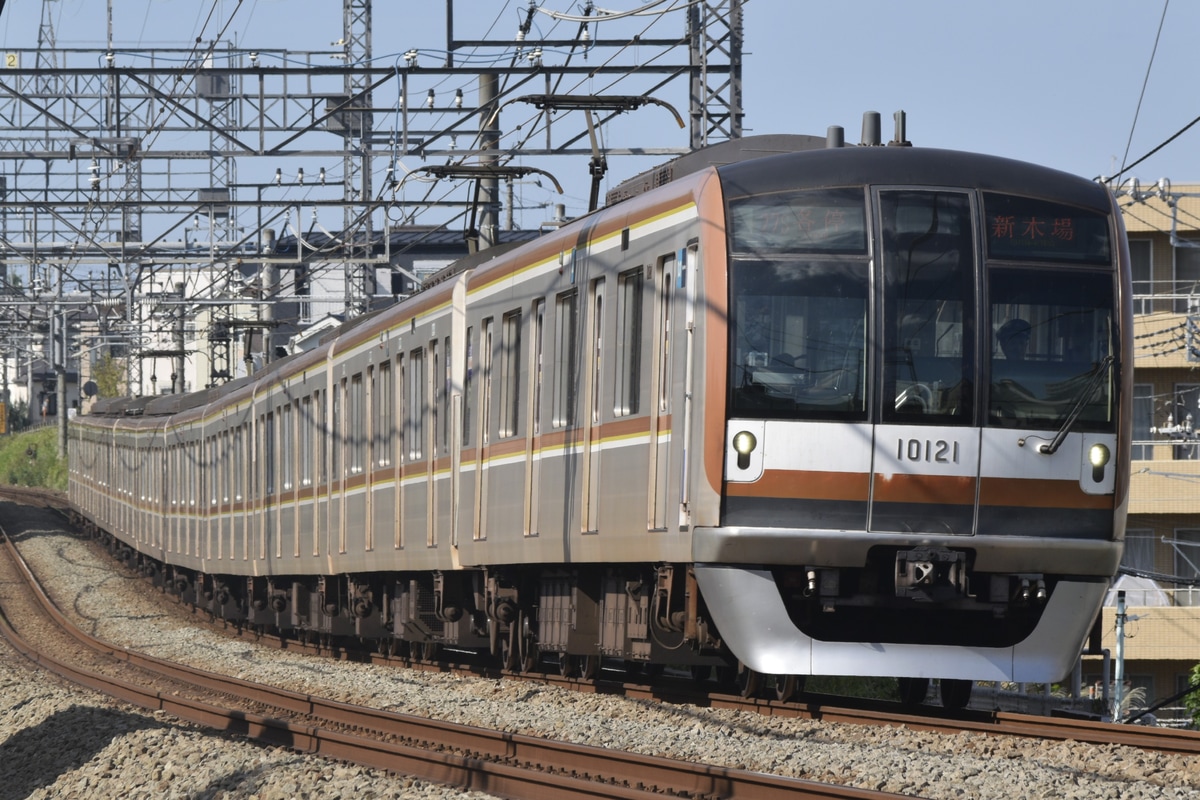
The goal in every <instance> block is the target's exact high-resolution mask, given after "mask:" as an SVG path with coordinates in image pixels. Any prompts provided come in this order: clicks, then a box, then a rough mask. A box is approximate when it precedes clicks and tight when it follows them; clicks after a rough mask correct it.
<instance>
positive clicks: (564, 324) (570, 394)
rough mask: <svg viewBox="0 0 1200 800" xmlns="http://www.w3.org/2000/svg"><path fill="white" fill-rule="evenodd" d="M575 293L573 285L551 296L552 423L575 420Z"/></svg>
mask: <svg viewBox="0 0 1200 800" xmlns="http://www.w3.org/2000/svg"><path fill="white" fill-rule="evenodd" d="M577 299H578V294H577V293H576V291H575V290H574V289H572V290H571V291H569V292H564V293H562V294H560V295H558V297H556V298H555V300H554V375H553V376H552V379H553V381H554V397H553V399H552V402H553V403H554V409H553V414H552V416H551V424H552V425H553V426H554V427H556V428H564V427H569V426H571V425H574V424H575V358H576V356H575V328H576V320H575V315H576V313H577V308H576V306H577Z"/></svg>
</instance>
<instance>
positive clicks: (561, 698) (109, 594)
mask: <svg viewBox="0 0 1200 800" xmlns="http://www.w3.org/2000/svg"><path fill="white" fill-rule="evenodd" d="M15 511H16V509H14V507H13V506H12V505H10V504H3V505H0V524H5V525H6V527H7V526H8V522H7V517H9V516H12V515H13V514H14V512H15ZM21 511H22V514H23V513H24V510H23V509H22V510H21ZM38 513H41V512H38ZM40 520H41V521H40V522H39V523H38V526H37V527H36V528H35V529H33V530H27V531H25V532H24V533H23V534H22V535H20V536H16V535H15V534H14V538H15V539H16V540H17V541H18V543H19V545H20V548H21V552H22V553H23V554H24V555H25V557H26V558H27V559H29V560H30V562H31V563H32V564H33V566H34V569H35V570H36V571H37V572H38V574H39V575H40V576H42V579H43V581H45V582H47V583H48V584H49V585H50V586H51V587H52V592H53V594H54V595H55V598H56V601H57V602H58V603H59V606H60V608H62V609H63V610H64V611H66V612H67V613H68V614H69V615H70V616H72V617H74V618H75V619H76V620H77V621H78V623H79V624H80V625H81V627H83V628H84V629H85V630H87V631H88V632H89V633H92V634H94V635H96V636H99V637H101V638H103V639H106V640H108V641H110V642H112V643H114V644H119V645H122V646H127V647H130V648H133V649H137V650H141V651H144V652H147V653H150V654H152V655H156V656H158V657H161V658H167V659H172V660H175V661H179V662H182V663H186V664H190V665H193V666H195V667H198V668H201V669H208V670H213V671H220V672H224V673H226V674H230V675H235V676H237V677H239V678H244V679H247V680H253V681H258V682H261V683H268V684H273V685H278V686H284V687H287V688H289V689H293V690H295V691H299V692H306V693H310V694H314V695H319V696H322V697H328V698H333V699H337V700H342V701H345V702H351V703H358V704H363V705H370V706H373V707H376V708H382V709H388V710H392V711H398V712H402V713H408V714H419V715H424V716H429V717H434V718H437V719H442V720H447V721H450V722H458V723H464V724H469V725H476V726H480V727H486V728H496V729H500V730H505V731H510V732H513V733H522V734H530V735H534V736H544V737H548V738H554V739H562V740H568V741H573V742H584V743H588V744H592V745H596V746H600V747H608V748H612V749H616V750H627V751H632V752H639V753H646V754H651V755H661V756H666V757H670V758H678V759H685V760H694V761H701V762H706V763H710V764H714V765H721V766H728V767H737V768H742V769H751V770H758V771H762V772H769V773H774V774H779V775H790V776H794V777H801V778H806V779H810V780H818V781H828V782H836V783H846V784H849V785H853V786H857V787H861V788H868V789H877V790H883V791H890V792H896V793H900V794H907V795H915V796H920V797H928V798H938V799H940V798H954V799H955V800H962V799H964V798H1005V799H1006V800H1018V799H1019V798H1030V800H1032V799H1033V798H1050V797H1053V798H1078V799H1079V800H1084V799H1085V798H1086V800H1096V798H1113V799H1114V800H1117V799H1118V798H1119V799H1120V800H1142V799H1143V798H1145V799H1146V800H1149V798H1197V800H1200V759H1197V758H1192V757H1185V756H1170V755H1161V754H1155V753H1147V752H1143V751H1141V750H1137V749H1134V748H1128V747H1121V746H1098V745H1086V744H1078V743H1073V742H1040V741H1037V740H1031V739H1019V738H1007V737H1005V738H998V737H990V736H984V735H981V734H959V735H955V736H947V735H940V734H935V733H928V732H921V731H912V730H908V729H904V728H890V727H881V728H874V727H864V726H856V725H844V724H837V723H827V722H814V721H811V720H799V719H782V718H778V717H761V716H758V715H755V714H752V713H749V712H738V711H728V710H715V709H708V708H700V707H695V706H673V705H664V704H658V703H650V702H643V701H638V700H630V699H625V698H620V697H613V696H607V695H597V694H584V693H578V692H571V691H568V690H564V689H559V688H557V687H552V686H537V685H534V684H530V683H527V682H522V681H497V680H492V679H486V678H470V677H461V676H454V675H448V674H443V673H427V672H420V671H414V670H406V669H396V668H390V667H380V666H371V665H364V664H354V663H346V662H339V661H334V660H331V659H321V658H316V657H312V656H305V655H302V654H298V653H289V652H286V651H277V650H273V649H267V648H260V647H258V646H257V645H255V644H253V643H252V642H247V641H245V640H240V639H232V638H228V637H225V636H222V635H221V634H219V633H217V632H213V631H209V630H205V629H202V628H197V627H195V626H194V625H193V622H194V621H193V620H192V619H190V616H189V615H188V614H187V612H186V611H185V610H184V609H182V608H181V607H178V606H175V605H174V604H173V603H172V602H171V601H169V600H167V599H166V598H164V597H163V596H161V595H160V594H159V593H158V591H157V590H155V589H153V588H152V587H149V586H148V585H147V584H146V583H144V582H143V581H141V580H140V579H138V578H135V577H132V576H131V575H129V574H128V573H127V572H125V571H124V570H120V569H117V568H116V567H115V565H114V564H113V562H111V561H110V560H108V559H107V558H106V557H105V556H104V555H103V554H102V553H100V552H99V550H98V548H96V546H95V545H94V544H92V543H89V542H87V541H85V540H82V539H80V538H78V537H76V536H73V535H70V534H68V533H66V532H65V531H64V530H63V529H62V526H61V525H59V524H58V523H56V522H55V521H54V520H53V518H52V517H50V516H49V515H44V516H43V517H41V518H40ZM117 796H125V797H129V798H136V797H151V796H153V797H155V798H169V797H187V798H235V797H237V798H241V797H246V798H251V797H256V798H276V797H278V798H284V797H289V798H300V797H308V798H337V797H345V798H351V797H355V798H359V797H362V798H369V797H405V798H408V797H411V798H427V797H428V798H434V797H463V798H483V797H484V795H480V794H477V793H466V792H459V791H457V790H452V789H445V788H443V787H435V786H430V785H428V784H425V783H421V782H418V781H414V780H411V779H408V778H403V777H395V776H390V775H387V774H384V773H380V772H376V771H372V770H367V769H361V768H357V767H350V766H344V765H338V764H331V763H329V762H327V761H323V760H320V759H314V758H309V757H305V756H300V755H297V754H295V753H292V752H290V751H287V750H281V749H278V748H269V747H262V746H258V745H255V744H252V743H248V742H245V741H241V740H238V739H236V738H233V737H227V736H219V735H215V734H211V733H207V732H205V731H203V730H202V729H200V728H197V727H194V726H190V725H187V724H183V723H179V722H178V721H176V720H173V719H171V718H169V717H162V716H154V715H147V714H143V713H140V712H135V711H133V710H131V709H129V708H126V707H124V706H122V705H120V704H117V703H114V702H110V701H107V700H105V699H103V698H99V697H97V696H96V695H93V694H89V693H84V692H80V691H78V690H74V689H70V688H67V687H65V686H64V685H63V684H61V683H59V682H58V681H57V680H56V679H54V678H52V677H49V676H47V675H46V674H45V673H41V672H37V671H35V670H32V669H31V668H30V667H28V666H27V665H26V664H25V662H24V661H23V660H19V657H18V656H16V655H15V654H13V653H12V651H10V650H7V649H0V797H14V798H16V797H37V798H43V797H44V798H50V797H54V798H59V797H75V798H85V797H117Z"/></svg>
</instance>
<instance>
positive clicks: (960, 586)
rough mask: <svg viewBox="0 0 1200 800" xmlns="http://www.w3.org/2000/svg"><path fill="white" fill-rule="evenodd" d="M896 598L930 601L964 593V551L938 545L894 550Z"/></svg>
mask: <svg viewBox="0 0 1200 800" xmlns="http://www.w3.org/2000/svg"><path fill="white" fill-rule="evenodd" d="M895 577H896V597H904V598H908V599H911V600H917V601H920V602H932V601H933V600H937V599H942V598H943V597H944V596H945V595H947V594H950V593H953V594H957V595H965V594H967V554H966V553H964V552H960V551H956V550H949V549H947V548H942V547H918V548H914V549H912V550H901V551H900V552H898V553H896V575H895Z"/></svg>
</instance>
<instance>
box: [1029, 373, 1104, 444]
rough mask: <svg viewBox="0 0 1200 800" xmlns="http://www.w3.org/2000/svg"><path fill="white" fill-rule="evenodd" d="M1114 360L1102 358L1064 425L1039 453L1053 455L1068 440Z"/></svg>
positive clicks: (1064, 420)
mask: <svg viewBox="0 0 1200 800" xmlns="http://www.w3.org/2000/svg"><path fill="white" fill-rule="evenodd" d="M1113 361H1114V359H1113V357H1112V356H1105V357H1104V358H1103V359H1101V360H1100V363H1099V364H1097V365H1096V367H1095V369H1096V373H1095V374H1094V375H1092V377H1091V379H1090V380H1089V381H1088V382H1087V386H1084V387H1083V391H1081V392H1080V393H1079V397H1078V399H1076V400H1075V405H1074V406H1072V407H1071V411H1070V412H1069V413H1068V414H1067V416H1066V418H1065V419H1063V424H1062V427H1061V428H1059V429H1058V433H1056V434H1055V435H1054V439H1053V440H1052V441H1051V442H1050V444H1043V445H1041V446H1040V447H1038V452H1039V453H1042V454H1043V455H1047V456H1052V455H1054V454H1055V453H1056V452H1058V448H1060V447H1062V443H1063V442H1064V441H1066V439H1067V434H1068V433H1070V431H1071V426H1072V425H1074V424H1075V420H1077V419H1079V415H1080V414H1082V413H1083V407H1084V406H1086V405H1087V404H1088V402H1089V401H1090V400H1091V399H1092V396H1093V395H1095V394H1096V390H1097V389H1098V388H1100V382H1101V381H1102V380H1103V379H1104V377H1105V376H1106V375H1108V369H1109V367H1111V366H1112V363H1113Z"/></svg>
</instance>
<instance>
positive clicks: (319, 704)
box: [0, 531, 899, 800]
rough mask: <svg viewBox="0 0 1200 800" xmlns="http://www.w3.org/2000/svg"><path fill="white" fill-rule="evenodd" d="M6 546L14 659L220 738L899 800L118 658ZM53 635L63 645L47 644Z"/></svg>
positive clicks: (582, 784) (369, 761) (414, 763)
mask: <svg viewBox="0 0 1200 800" xmlns="http://www.w3.org/2000/svg"><path fill="white" fill-rule="evenodd" d="M0 538H3V540H4V542H3V547H0V553H2V558H0V585H2V586H3V587H4V589H3V594H2V596H0V609H2V610H3V613H2V614H0V633H2V635H3V636H4V638H5V639H6V640H7V641H8V642H9V643H10V644H11V645H12V646H13V647H14V648H15V649H16V650H18V651H19V652H21V653H22V654H24V655H25V656H26V657H27V658H29V659H30V660H31V661H33V662H35V663H37V664H38V665H39V666H41V667H42V668H44V669H46V670H48V671H50V672H53V673H54V674H57V675H59V676H61V677H62V678H65V679H67V680H69V681H71V682H73V683H76V684H79V685H81V686H85V687H87V688H90V689H93V690H95V691H98V692H102V693H104V694H107V695H110V696H112V697H115V698H118V699H120V700H123V701H125V702H128V703H131V704H134V705H137V706H140V707H142V708H145V709H148V710H151V711H162V712H165V713H168V714H171V715H173V716H175V717H178V718H180V719H184V720H188V721H191V722H195V723H198V724H202V725H206V726H208V727H210V728H213V729H215V730H219V731H224V732H228V733H234V734H239V735H243V736H247V737H250V738H253V739H256V740H259V741H263V742H268V743H271V744H276V745H281V746H286V747H289V748H291V749H293V750H296V751H298V752H304V753H311V754H316V755H322V756H326V757H329V758H333V759H338V760H343V761H349V762H353V763H357V764H361V765H364V766H370V767H375V768H380V769H385V770H389V771H393V772H396V773H402V774H408V775H413V776H417V777H421V778H425V779H427V780H433V781H437V782H439V783H443V784H448V785H453V786H459V787H462V788H464V789H474V790H479V791H486V792H489V793H492V794H497V795H501V796H513V797H547V798H549V797H553V798H566V799H567V800H571V799H572V798H580V799H581V800H582V799H584V798H631V799H633V798H642V797H659V796H663V795H667V796H673V797H684V798H700V799H704V800H707V799H708V798H713V799H715V798H731V799H736V798H765V799H767V800H770V798H798V797H799V798H861V799H862V800H883V799H884V798H896V797H899V795H895V794H891V793H885V792H877V791H872V790H866V789H857V788H852V787H846V786H838V785H830V784H822V783H817V782H812V781H805V780H800V779H795V778H786V777H777V776H771V775H764V774H761V773H754V772H748V771H742V770H736V769H726V768H721V767H713V766H707V765H700V764H692V763H686V762H681V761H673V760H670V759H664V758H656V757H650V756H643V755H636V754H630V753H622V752H614V751H610V750H606V749H603V748H597V747H589V746H582V745H576V744H570V743H564V742H556V741H551V740H545V739H540V738H537V737H530V736H521V735H516V734H511V733H502V732H496V731H488V730H483V729H478V728H472V727H469V726H462V725H456V724H452V723H446V722H439V721H436V720H428V719H424V718H420V717H413V716H409V715H402V714H394V713H389V712H384V711H379V710H375V709H370V708H363V707H360V706H355V705H350V704H346V703H339V702H335V701H331V700H325V699H322V698H319V697H314V696H311V695H305V694H300V693H296V692H291V691H287V690H282V689H278V688H274V687H269V686H264V685H261V684H256V683H250V682H247V681H242V680H239V679H235V678H230V677H227V676H223V675H218V674H215V673H210V672H204V671H201V670H196V669H192V668H190V667H185V666H181V665H178V664H173V663H171V662H167V661H163V660H161V659H156V658H154V657H151V656H147V655H144V654H141V653H137V652H134V651H131V650H127V649H124V648H117V647H113V646H112V645H109V644H107V643H105V642H102V641H99V640H97V639H95V638H93V637H91V636H89V635H88V634H86V633H84V632H82V631H80V630H78V629H77V628H76V627H75V626H74V625H72V624H71V623H70V621H69V620H67V618H66V617H65V616H64V615H63V614H62V613H61V612H60V611H59V609H57V608H56V607H55V606H54V604H53V602H52V601H51V600H50V598H49V597H48V595H47V594H46V592H45V591H44V590H43V588H42V587H41V586H40V585H39V583H38V581H37V579H36V577H35V576H34V575H33V573H32V572H31V571H30V570H29V568H28V566H26V565H25V564H24V562H23V561H22V560H21V558H20V553H19V552H18V549H17V548H16V546H15V545H14V543H13V542H12V541H11V540H10V538H9V537H8V536H7V535H6V534H4V533H3V532H2V531H0ZM48 625H52V626H53V627H54V628H55V629H56V630H57V633H55V634H54V635H48V634H47V632H46V628H47V626H48ZM23 631H34V632H35V635H31V636H26V635H24V634H23Z"/></svg>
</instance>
